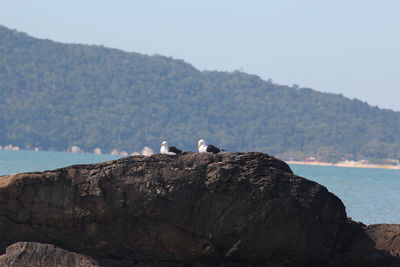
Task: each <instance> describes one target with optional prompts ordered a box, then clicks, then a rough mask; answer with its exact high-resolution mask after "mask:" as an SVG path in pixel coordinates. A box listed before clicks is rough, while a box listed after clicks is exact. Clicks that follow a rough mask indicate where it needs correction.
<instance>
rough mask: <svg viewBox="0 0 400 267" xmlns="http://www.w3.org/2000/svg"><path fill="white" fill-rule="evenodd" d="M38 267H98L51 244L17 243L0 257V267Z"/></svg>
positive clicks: (91, 260) (98, 266)
mask: <svg viewBox="0 0 400 267" xmlns="http://www.w3.org/2000/svg"><path fill="white" fill-rule="evenodd" d="M3 266H4V267H6V266H40V267H54V266H63V267H76V266H80V267H100V265H99V264H98V263H97V261H95V260H94V259H91V258H89V257H87V256H83V255H79V254H77V253H73V252H69V251H67V250H65V249H61V248H57V247H55V246H54V245H51V244H41V243H37V242H19V243H16V244H14V245H11V246H9V247H8V248H7V250H6V254H5V255H2V256H0V267H3Z"/></svg>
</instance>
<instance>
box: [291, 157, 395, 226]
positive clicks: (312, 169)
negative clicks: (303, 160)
mask: <svg viewBox="0 0 400 267" xmlns="http://www.w3.org/2000/svg"><path fill="white" fill-rule="evenodd" d="M290 167H291V168H292V170H293V172H294V173H295V174H296V175H299V176H301V177H305V178H307V179H309V180H313V181H316V182H318V183H320V184H322V185H324V186H325V187H326V188H328V190H329V191H330V192H332V193H334V194H335V195H336V196H338V197H339V198H340V199H341V200H342V201H343V203H344V205H345V206H346V212H347V216H349V217H351V218H352V219H353V220H355V221H361V222H363V223H365V224H375V223H399V224H400V170H387V169H367V168H365V169H364V168H343V167H333V166H311V165H295V164H290Z"/></svg>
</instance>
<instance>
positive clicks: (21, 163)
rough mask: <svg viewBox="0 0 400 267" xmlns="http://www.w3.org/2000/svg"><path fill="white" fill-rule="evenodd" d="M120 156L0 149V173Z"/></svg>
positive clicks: (54, 167)
mask: <svg viewBox="0 0 400 267" xmlns="http://www.w3.org/2000/svg"><path fill="white" fill-rule="evenodd" d="M120 157H121V156H114V155H110V154H100V155H96V154H74V153H67V152H52V151H27V150H23V151H10V150H0V175H6V174H14V173H20V172H35V171H45V170H53V169H57V168H61V167H66V166H70V165H74V164H89V163H98V162H103V161H109V160H114V159H118V158H120Z"/></svg>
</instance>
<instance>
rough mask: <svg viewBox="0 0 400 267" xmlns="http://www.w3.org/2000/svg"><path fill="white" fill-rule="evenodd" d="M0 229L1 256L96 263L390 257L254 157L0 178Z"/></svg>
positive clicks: (317, 191)
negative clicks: (72, 255)
mask: <svg viewBox="0 0 400 267" xmlns="http://www.w3.org/2000/svg"><path fill="white" fill-rule="evenodd" d="M0 229H1V230H0V250H1V251H3V252H4V250H5V248H6V247H7V246H9V245H11V244H13V243H16V242H20V241H37V242H42V243H50V244H55V245H56V246H57V247H60V248H63V249H66V250H69V251H74V252H77V253H80V254H85V255H89V256H90V257H92V258H95V259H96V260H98V261H97V262H98V263H99V264H100V265H102V266H112V265H115V266H118V265H120V266H129V265H132V266H133V265H137V264H145V265H155V266H157V265H159V266H165V265H168V264H169V265H184V264H189V265H193V264H197V265H221V264H230V265H237V266H243V265H245V266H251V265H254V266H256V265H264V266H345V265H346V264H352V263H354V262H358V263H359V264H369V262H371V261H370V259H369V258H368V256H365V255H364V252H365V251H370V250H371V249H372V251H374V252H376V253H377V255H379V257H377V258H379V259H377V260H376V263H380V262H390V264H392V263H393V264H395V263H396V260H397V257H394V256H392V255H390V254H387V253H386V251H385V250H383V251H381V252H379V251H378V249H379V248H375V246H374V245H371V243H370V244H369V245H368V246H367V248H366V247H362V246H360V245H359V244H358V243H359V242H360V241H359V240H362V238H361V237H362V236H363V234H364V233H366V232H365V230H364V228H363V226H362V225H359V224H355V223H352V222H349V221H347V218H346V213H345V208H344V206H343V204H342V202H341V201H340V200H339V199H338V198H337V197H336V196H334V195H333V194H331V193H329V192H328V191H327V190H326V188H325V187H323V186H321V185H319V184H317V183H315V182H312V181H309V180H307V179H304V178H300V177H298V176H296V175H294V174H292V172H291V170H290V168H289V167H288V166H287V165H286V163H284V162H282V161H280V160H277V159H275V158H273V157H271V156H268V155H266V154H262V153H225V154H219V155H208V154H198V153H188V154H183V155H180V156H169V155H154V156H152V157H141V156H136V157H129V158H124V159H120V160H117V161H112V162H106V163H100V164H93V165H79V166H71V167H67V168H63V169H58V170H55V171H47V172H43V173H25V174H17V175H12V176H3V177H0ZM367 240H368V241H370V240H372V239H371V237H369V235H367ZM357 242H358V243H357ZM371 242H374V241H371ZM361 243H362V242H361ZM7 254H8V253H7ZM366 254H368V253H366ZM3 257H4V256H3ZM349 266H350V265H349ZM366 266H367V265H366ZM375 266H378V265H375Z"/></svg>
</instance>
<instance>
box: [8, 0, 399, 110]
mask: <svg viewBox="0 0 400 267" xmlns="http://www.w3.org/2000/svg"><path fill="white" fill-rule="evenodd" d="M399 14H400V1H398V0H380V1H379V0H376V1H371V0H352V1H344V0H337V1H321V0H319V1H317V0H302V1H282V0H275V1H269V0H264V1H261V0H260V1H256V0H254V1H253V0H249V1H235V0H229V1H228V0H201V1H200V0H197V1H196V0H192V1H184V0H180V1H177V0H146V1H134V0H130V1H128V0H126V1H124V0H117V1H103V0H81V1H77V0H69V1H54V0H35V1H20V0H12V1H11V0H3V1H1V9H0V24H2V25H4V26H7V27H9V28H13V29H17V30H19V31H23V32H26V33H28V34H30V35H32V36H34V37H40V38H48V39H52V40H56V41H61V42H68V43H85V44H102V45H104V46H109V47H115V48H120V49H123V50H126V51H134V52H139V53H145V54H150V55H152V54H161V55H166V56H172V57H174V58H179V59H184V60H185V61H187V62H189V63H191V64H192V65H194V66H195V67H197V68H199V69H201V70H205V69H206V70H226V71H232V70H239V69H242V70H243V71H244V72H248V73H252V74H257V75H259V76H261V77H262V78H264V79H269V78H271V79H272V80H273V81H274V82H276V83H279V84H287V85H292V84H298V85H300V86H301V87H311V88H313V89H316V90H318V91H323V92H333V93H341V94H343V95H345V96H347V97H350V98H358V99H361V100H363V101H367V102H368V103H370V104H371V105H378V106H379V107H382V108H390V109H394V110H397V111H400V15H399Z"/></svg>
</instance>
